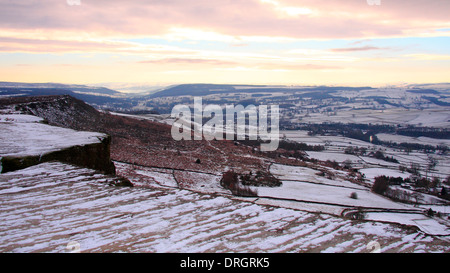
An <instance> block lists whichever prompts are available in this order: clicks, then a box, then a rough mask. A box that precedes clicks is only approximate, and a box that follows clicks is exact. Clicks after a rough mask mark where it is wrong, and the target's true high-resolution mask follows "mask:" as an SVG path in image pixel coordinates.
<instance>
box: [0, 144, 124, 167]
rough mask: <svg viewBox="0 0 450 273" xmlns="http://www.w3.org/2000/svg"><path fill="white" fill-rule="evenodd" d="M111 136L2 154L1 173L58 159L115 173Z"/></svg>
mask: <svg viewBox="0 0 450 273" xmlns="http://www.w3.org/2000/svg"><path fill="white" fill-rule="evenodd" d="M110 144H111V137H109V136H105V137H104V138H103V139H101V140H100V141H99V143H91V144H86V145H75V146H71V147H68V148H62V149H61V150H58V151H51V152H48V153H44V154H39V155H12V156H3V157H2V158H1V159H0V161H1V166H2V168H1V171H0V172H1V173H5V172H10V171H15V170H19V169H24V168H27V167H30V166H33V165H37V164H40V163H42V162H49V161H60V162H65V163H71V164H74V165H77V166H80V167H85V168H90V169H94V170H98V171H101V172H103V173H105V174H115V173H116V170H115V167H114V163H113V162H112V161H111V159H110Z"/></svg>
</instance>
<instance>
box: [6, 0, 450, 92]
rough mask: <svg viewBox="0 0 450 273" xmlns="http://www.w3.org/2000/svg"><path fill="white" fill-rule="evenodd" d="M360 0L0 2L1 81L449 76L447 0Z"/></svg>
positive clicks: (306, 81) (390, 80)
mask: <svg viewBox="0 0 450 273" xmlns="http://www.w3.org/2000/svg"><path fill="white" fill-rule="evenodd" d="M77 2H78V3H79V5H77V4H78V3H77ZM367 2H368V1H367V0H339V1H338V0H200V1H197V0H191V1H187V0H154V1H152V0H150V1H144V0H127V1H125V0H123V1H122V0H117V1H114V0H79V1H77V0H36V1H32V0H21V1H17V0H0V81H18V82H59V83H71V84H94V83H108V82H129V83H154V84H173V83H233V84H295V85H322V84H332V85H372V86H378V85H386V84H399V83H432V82H433V83H436V82H450V16H449V14H450V1H449V0H428V1H427V0H381V5H369V4H368V3H367Z"/></svg>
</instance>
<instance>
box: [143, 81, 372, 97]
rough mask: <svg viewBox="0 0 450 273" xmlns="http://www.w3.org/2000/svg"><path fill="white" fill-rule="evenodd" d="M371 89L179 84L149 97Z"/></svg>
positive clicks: (359, 88) (361, 88) (358, 88)
mask: <svg viewBox="0 0 450 273" xmlns="http://www.w3.org/2000/svg"><path fill="white" fill-rule="evenodd" d="M367 89H373V88H372V87H340V86H336V87H335V86H300V87H290V86H270V85H232V84H180V85H176V86H172V87H169V88H166V89H164V90H162V91H159V92H156V93H154V94H152V95H150V96H149V97H150V98H157V97H174V96H188V95H190V96H206V95H211V94H224V93H258V92H271V93H279V92H291V93H294V92H305V91H310V92H323V93H330V92H335V91H339V90H353V91H358V90H367Z"/></svg>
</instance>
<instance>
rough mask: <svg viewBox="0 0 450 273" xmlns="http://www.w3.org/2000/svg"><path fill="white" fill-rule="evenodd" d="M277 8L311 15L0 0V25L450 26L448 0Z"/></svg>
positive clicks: (128, 29) (299, 3)
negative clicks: (305, 12)
mask: <svg viewBox="0 0 450 273" xmlns="http://www.w3.org/2000/svg"><path fill="white" fill-rule="evenodd" d="M277 2H278V3H279V5H281V6H282V7H287V8H289V7H293V8H307V9H309V10H311V11H312V13H311V14H307V15H299V16H286V17H280V14H279V12H277V10H276V8H275V7H274V5H269V4H267V3H264V2H263V1H258V0H247V1H244V0H233V1H228V0H215V1H185V0H170V1H169V0H164V1H162V0H156V1H144V0H134V1H132V0H128V1H109V0H96V1H88V0H81V5H80V6H70V5H68V4H67V3H66V1H64V0H48V1H31V0H29V1H26V0H24V1H7V0H1V1H0V29H15V30H21V29H24V30H31V29H45V30H65V31H73V32H76V31H79V32H87V33H92V34H93V35H143V36H151V35H161V34H164V33H167V31H168V30H169V29H170V28H172V27H184V28H194V29H202V30H205V31H215V32H219V33H222V34H226V35H232V36H286V37H293V38H324V39H334V38H364V37H367V36H370V37H376V36H392V35H404V33H405V32H408V33H410V32H411V31H423V30H433V29H436V28H445V27H449V26H450V20H449V19H448V11H449V10H450V1H448V0H435V1H425V0H403V1H400V0H397V1H393V0H389V1H388V0H382V4H381V6H369V5H368V4H367V2H366V1H365V0H347V1H340V0H339V1H338V0H314V1H313V0H278V1H277Z"/></svg>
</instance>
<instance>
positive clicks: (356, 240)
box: [0, 162, 450, 252]
mask: <svg viewBox="0 0 450 273" xmlns="http://www.w3.org/2000/svg"><path fill="white" fill-rule="evenodd" d="M118 167H119V168H121V166H118ZM122 167H124V166H123V165H122ZM137 177H138V176H136V178H137ZM112 179H113V178H112V177H108V176H104V175H101V174H96V173H95V172H94V171H92V170H89V169H83V168H78V167H74V166H71V165H67V164H63V163H57V162H53V163H42V164H40V165H36V166H33V167H29V168H27V169H23V170H20V171H16V172H11V173H6V174H1V175H0V184H1V188H0V201H1V202H0V220H1V223H2V225H0V251H1V252H68V251H72V250H73V248H72V247H73V246H77V247H79V248H78V249H79V250H80V251H81V252H369V251H370V250H371V248H370V247H368V244H369V243H370V242H371V241H376V242H378V243H379V244H380V247H381V249H380V250H381V252H449V251H450V245H449V243H448V242H447V241H446V240H444V239H445V238H438V237H433V236H428V235H425V234H424V233H422V232H420V231H417V230H414V229H405V228H402V227H400V226H397V225H392V224H388V223H380V222H367V221H352V220H346V219H343V218H340V217H335V216H331V215H327V214H314V213H309V212H304V211H298V210H293V209H287V208H279V207H273V206H266V205H258V204H254V203H252V202H244V201H242V200H240V199H239V200H238V199H234V198H230V197H227V196H223V195H217V194H202V193H196V192H192V191H188V190H183V189H176V188H168V187H163V186H158V184H157V183H155V184H154V185H152V187H147V188H144V187H134V188H124V187H115V186H110V185H109V184H108V181H111V180H112ZM161 179H164V177H161Z"/></svg>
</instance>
